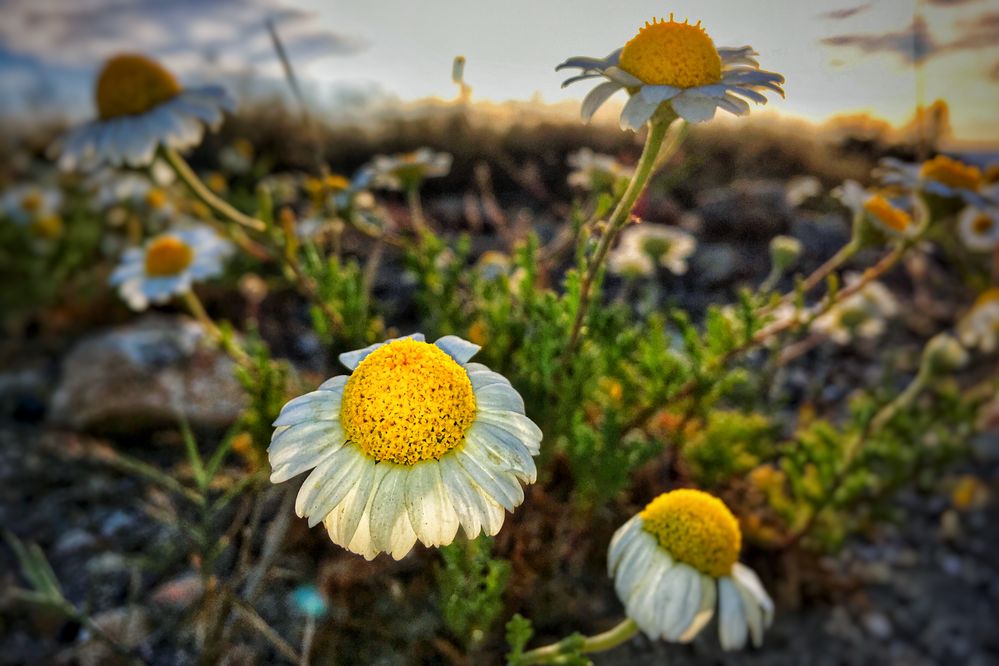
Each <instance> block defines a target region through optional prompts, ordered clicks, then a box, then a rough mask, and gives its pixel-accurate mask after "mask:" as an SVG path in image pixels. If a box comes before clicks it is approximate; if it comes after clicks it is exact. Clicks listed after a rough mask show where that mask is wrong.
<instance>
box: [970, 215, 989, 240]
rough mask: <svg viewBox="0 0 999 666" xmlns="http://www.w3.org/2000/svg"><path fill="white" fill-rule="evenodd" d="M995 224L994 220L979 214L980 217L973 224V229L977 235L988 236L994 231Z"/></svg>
mask: <svg viewBox="0 0 999 666" xmlns="http://www.w3.org/2000/svg"><path fill="white" fill-rule="evenodd" d="M994 224H995V222H994V221H993V220H992V218H991V217H990V216H988V215H986V214H985V213H979V215H978V216H977V217H976V218H975V219H974V220H973V221H972V222H971V229H972V230H973V231H974V232H975V233H976V234H983V235H984V234H987V233H989V232H990V231H992V226H993V225H994Z"/></svg>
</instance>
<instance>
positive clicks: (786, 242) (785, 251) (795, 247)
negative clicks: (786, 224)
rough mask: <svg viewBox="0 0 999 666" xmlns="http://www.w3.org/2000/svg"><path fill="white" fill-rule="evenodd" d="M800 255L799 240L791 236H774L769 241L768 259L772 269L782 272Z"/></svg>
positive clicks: (792, 264) (795, 261)
mask: <svg viewBox="0 0 999 666" xmlns="http://www.w3.org/2000/svg"><path fill="white" fill-rule="evenodd" d="M800 256H801V242H800V241H799V240H798V239H797V238H792V237H791V236H774V237H773V239H771V241H770V261H771V262H772V263H773V267H774V270H776V271H780V272H784V271H786V270H787V269H789V268H791V267H792V266H794V264H795V263H797V261H798V257H800Z"/></svg>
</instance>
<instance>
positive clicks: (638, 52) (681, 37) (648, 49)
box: [619, 14, 721, 88]
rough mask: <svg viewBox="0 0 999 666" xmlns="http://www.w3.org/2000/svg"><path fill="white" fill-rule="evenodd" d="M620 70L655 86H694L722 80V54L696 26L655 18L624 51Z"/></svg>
mask: <svg viewBox="0 0 999 666" xmlns="http://www.w3.org/2000/svg"><path fill="white" fill-rule="evenodd" d="M619 65H620V67H621V69H623V70H624V71H626V72H628V73H629V74H631V75H633V76H637V77H638V78H640V79H641V80H642V81H644V82H645V83H649V84H652V85H667V86H676V87H677V88H693V87H695V86H703V85H707V84H709V83H718V82H719V81H721V57H720V56H719V55H718V50H717V49H715V45H714V42H712V41H711V38H710V37H708V35H707V33H706V32H704V29H703V28H701V23H700V21H698V22H697V25H690V24H689V23H687V22H686V21H684V22H683V23H678V22H676V21H674V20H673V15H672V14H670V17H669V21H660V20H658V19H653V21H652V23H646V24H645V27H643V28H642V29H640V30H639V31H638V34H637V35H635V36H634V37H633V38H632V39H631V41H630V42H628V43H627V44H625V46H624V50H623V51H621V59H620V62H619Z"/></svg>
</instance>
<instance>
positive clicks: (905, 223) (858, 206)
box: [835, 180, 926, 238]
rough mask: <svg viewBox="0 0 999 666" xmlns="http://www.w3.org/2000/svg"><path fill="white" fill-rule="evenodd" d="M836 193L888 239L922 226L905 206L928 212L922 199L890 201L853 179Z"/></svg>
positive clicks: (906, 234)
mask: <svg viewBox="0 0 999 666" xmlns="http://www.w3.org/2000/svg"><path fill="white" fill-rule="evenodd" d="M835 195H836V196H837V197H838V198H839V200H840V201H842V202H843V205H845V206H846V207H847V208H849V209H850V210H851V211H852V212H853V215H854V217H856V216H863V220H864V222H866V223H867V225H868V226H869V227H873V228H874V229H876V230H878V231H880V232H881V233H882V234H884V235H885V236H887V237H888V238H906V237H909V236H912V235H913V234H914V233H915V232H916V230H917V229H918V228H919V224H918V223H917V221H916V220H915V219H914V217H913V214H912V213H910V212H909V211H908V210H906V209H905V205H906V204H909V207H910V208H911V209H912V210H913V211H914V212H917V215H918V216H920V217H921V216H923V215H925V214H926V213H925V211H923V209H922V208H921V206H922V204H921V203H920V202H919V201H918V200H913V199H910V200H909V201H904V200H900V199H896V200H889V199H887V198H885V196H884V195H882V194H879V193H876V192H872V191H870V190H867V189H865V188H864V187H862V186H861V185H860V184H859V183H857V182H856V181H853V180H847V181H845V182H844V183H843V185H842V186H840V187H839V188H837V190H836V192H835Z"/></svg>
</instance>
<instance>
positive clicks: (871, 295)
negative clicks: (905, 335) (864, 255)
mask: <svg viewBox="0 0 999 666" xmlns="http://www.w3.org/2000/svg"><path fill="white" fill-rule="evenodd" d="M861 279H862V277H861V275H860V274H858V273H848V274H847V275H846V285H845V286H846V288H848V289H849V288H851V287H853V286H854V285H855V284H857V283H858V282H859V281H860V280H861ZM897 314H898V301H897V300H896V299H895V296H894V295H893V294H892V293H891V291H890V290H889V289H888V288H887V287H885V286H884V285H883V284H881V283H880V282H877V281H872V282H868V283H867V284H865V285H864V286H863V287H862V288H861V289H860V290H859V291H857V292H855V293H853V294H851V295H850V296H848V297H846V298H844V299H843V300H841V301H839V302H837V303H836V305H834V306H833V307H832V308H830V309H829V311H828V312H826V313H825V314H823V315H822V316H821V317H818V318H817V319H816V320H815V323H814V324H813V326H814V328H815V330H816V331H819V332H821V333H823V334H825V335H826V336H828V337H829V338H830V339H831V340H832V341H833V342H835V343H837V344H840V345H847V344H849V343H850V342H851V341H853V340H856V339H866V340H870V339H874V338H877V337H879V336H881V335H882V334H883V333H884V332H885V328H886V326H887V323H886V320H887V319H889V318H891V317H894V316H895V315H897Z"/></svg>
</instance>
